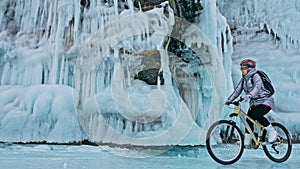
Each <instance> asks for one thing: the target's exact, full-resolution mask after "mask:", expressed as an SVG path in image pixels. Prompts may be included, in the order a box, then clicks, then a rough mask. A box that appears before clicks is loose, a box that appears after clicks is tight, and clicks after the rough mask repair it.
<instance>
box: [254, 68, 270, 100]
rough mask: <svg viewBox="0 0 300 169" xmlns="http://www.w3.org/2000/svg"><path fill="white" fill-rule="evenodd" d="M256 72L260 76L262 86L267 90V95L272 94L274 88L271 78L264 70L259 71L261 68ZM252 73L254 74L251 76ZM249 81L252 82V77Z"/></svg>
mask: <svg viewBox="0 0 300 169" xmlns="http://www.w3.org/2000/svg"><path fill="white" fill-rule="evenodd" d="M257 74H258V75H259V76H260V78H261V80H262V82H263V85H264V88H265V89H266V90H267V91H268V92H269V96H272V95H273V94H274V93H275V90H274V87H273V85H272V83H271V80H270V78H269V77H268V75H267V74H266V73H265V72H263V71H261V70H257ZM254 75H255V74H253V75H252V77H253V76H254ZM252 77H251V78H252ZM251 82H252V84H253V83H254V82H253V79H251Z"/></svg>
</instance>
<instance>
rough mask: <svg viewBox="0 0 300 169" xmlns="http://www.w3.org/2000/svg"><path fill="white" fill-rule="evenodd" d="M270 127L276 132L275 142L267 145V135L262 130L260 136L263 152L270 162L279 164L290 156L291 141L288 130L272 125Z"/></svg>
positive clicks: (281, 126)
mask: <svg viewBox="0 0 300 169" xmlns="http://www.w3.org/2000/svg"><path fill="white" fill-rule="evenodd" d="M272 126H273V127H274V129H275V130H276V131H277V134H278V137H277V140H276V142H274V143H268V142H267V138H268V134H267V131H266V130H264V132H263V135H262V141H263V143H264V144H263V150H264V152H265V154H266V155H267V157H268V158H269V159H270V160H272V161H274V162H278V163H281V162H284V161H286V160H287V159H288V158H289V157H290V155H291V152H292V140H291V136H290V134H289V132H288V130H287V129H286V128H285V127H284V126H283V125H281V124H279V123H272Z"/></svg>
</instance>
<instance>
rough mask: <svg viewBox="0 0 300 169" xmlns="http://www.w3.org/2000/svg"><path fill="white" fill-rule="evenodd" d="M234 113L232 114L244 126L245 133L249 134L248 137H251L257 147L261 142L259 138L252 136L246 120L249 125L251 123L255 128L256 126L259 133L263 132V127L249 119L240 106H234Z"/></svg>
mask: <svg viewBox="0 0 300 169" xmlns="http://www.w3.org/2000/svg"><path fill="white" fill-rule="evenodd" d="M234 106H235V107H234V111H233V114H234V115H235V116H237V117H239V118H240V119H241V122H242V123H243V124H244V126H245V127H246V129H247V131H248V132H249V134H250V136H251V137H252V139H253V141H254V143H255V146H256V147H258V146H259V144H260V142H261V140H260V137H257V138H256V136H255V135H254V133H253V131H252V130H251V128H250V126H249V125H248V123H247V121H246V119H249V120H250V121H251V123H253V124H254V125H255V126H257V127H258V128H259V130H260V131H263V129H264V126H263V125H261V124H260V123H259V122H257V121H255V120H253V119H251V118H250V117H249V116H248V115H247V114H246V113H245V112H244V111H243V110H242V109H241V107H240V106H237V105H234Z"/></svg>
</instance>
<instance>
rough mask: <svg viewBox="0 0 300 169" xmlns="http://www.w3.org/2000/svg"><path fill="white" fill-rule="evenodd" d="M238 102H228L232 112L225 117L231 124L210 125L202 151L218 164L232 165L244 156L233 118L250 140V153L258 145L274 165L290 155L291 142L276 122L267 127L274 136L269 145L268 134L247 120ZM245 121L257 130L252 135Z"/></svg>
mask: <svg viewBox="0 0 300 169" xmlns="http://www.w3.org/2000/svg"><path fill="white" fill-rule="evenodd" d="M242 101H243V99H242V98H240V99H239V100H237V101H234V102H232V103H231V104H233V105H234V111H233V113H231V114H230V115H229V117H230V118H231V120H219V121H217V122H215V123H213V124H212V125H211V126H210V128H209V129H208V132H207V135H206V147H207V150H208V153H209V154H210V156H211V157H212V158H213V159H214V160H215V161H216V162H218V163H220V164H225V165H226V164H233V163H235V162H237V161H238V160H239V159H240V158H241V156H242V154H243V152H244V149H245V147H244V135H243V134H242V132H241V129H240V128H239V127H238V125H237V122H236V120H237V118H238V117H239V119H240V120H241V122H242V123H243V125H244V126H245V127H246V129H247V130H248V132H249V133H250V135H251V137H252V146H253V149H257V148H258V147H259V146H260V145H262V148H263V151H264V153H265V154H266V156H267V157H268V158H269V159H270V160H272V161H274V162H279V163H280V162H284V161H286V160H287V159H288V158H289V157H290V154H291V151H292V141H291V136H290V134H289V132H288V130H287V129H286V128H285V127H284V126H283V125H281V124H279V123H277V122H273V123H271V124H272V125H273V127H274V128H275V130H276V131H277V133H278V136H277V139H276V141H275V142H272V143H269V142H268V141H267V140H268V133H267V131H266V129H265V128H264V126H263V125H261V124H260V123H259V122H257V121H255V120H253V119H251V118H250V117H249V116H248V115H247V114H246V113H245V112H244V111H243V110H242V108H241V106H240V102H242ZM246 119H249V120H250V121H251V122H252V123H253V124H254V126H255V128H256V129H257V130H258V132H257V133H254V132H253V131H252V130H251V128H250V127H249V125H248V123H247V121H246Z"/></svg>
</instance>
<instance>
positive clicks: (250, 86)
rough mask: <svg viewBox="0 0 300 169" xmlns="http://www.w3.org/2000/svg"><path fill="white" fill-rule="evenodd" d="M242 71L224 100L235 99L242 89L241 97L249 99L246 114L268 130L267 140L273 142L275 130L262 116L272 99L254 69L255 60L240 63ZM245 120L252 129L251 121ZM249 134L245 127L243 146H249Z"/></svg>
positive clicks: (269, 106)
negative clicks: (235, 84)
mask: <svg viewBox="0 0 300 169" xmlns="http://www.w3.org/2000/svg"><path fill="white" fill-rule="evenodd" d="M240 66H241V71H242V79H241V80H240V82H239V83H238V85H237V86H236V88H235V90H234V92H233V93H232V94H231V95H230V97H229V98H228V99H227V100H226V102H225V104H226V105H229V104H230V103H231V102H232V101H233V100H235V99H236V98H237V97H238V96H239V95H240V94H241V93H242V91H243V90H244V92H245V94H246V95H245V96H243V99H244V101H245V102H248V101H250V103H249V110H248V113H247V114H248V116H249V117H250V118H252V119H254V120H257V121H258V122H259V123H260V124H262V125H263V126H264V127H265V129H266V130H267V131H268V133H269V136H268V141H269V142H274V141H276V138H277V132H276V131H275V129H274V128H273V126H272V125H271V124H270V122H269V121H268V119H266V118H265V117H264V115H266V114H267V113H268V112H269V111H270V110H271V109H272V108H273V106H274V99H273V97H272V96H270V95H268V94H269V93H268V92H267V91H266V90H265V89H264V86H263V82H262V79H261V77H260V75H259V74H258V73H257V70H256V69H255V66H256V62H255V61H253V60H251V59H245V60H243V61H242V62H241V63H240ZM247 122H248V124H249V126H250V128H251V130H252V131H253V123H251V122H250V120H248V119H247ZM251 140H252V138H251V136H250V134H249V132H248V131H247V129H246V133H245V147H249V146H250V143H251Z"/></svg>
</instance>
